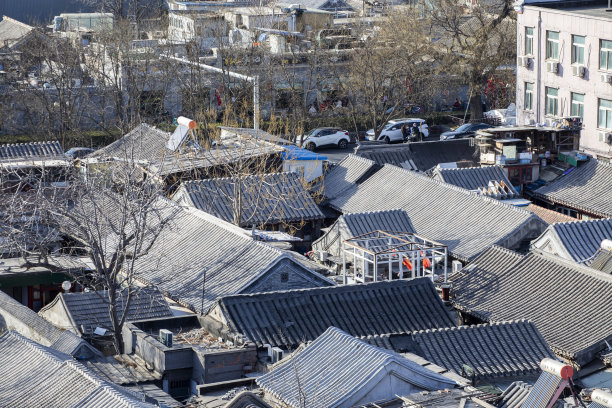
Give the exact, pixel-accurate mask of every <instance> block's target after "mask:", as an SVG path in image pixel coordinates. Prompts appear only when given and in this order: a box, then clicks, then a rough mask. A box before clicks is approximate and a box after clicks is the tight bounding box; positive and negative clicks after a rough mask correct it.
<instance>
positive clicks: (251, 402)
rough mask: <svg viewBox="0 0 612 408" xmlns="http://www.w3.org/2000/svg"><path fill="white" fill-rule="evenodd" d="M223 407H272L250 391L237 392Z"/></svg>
mask: <svg viewBox="0 0 612 408" xmlns="http://www.w3.org/2000/svg"><path fill="white" fill-rule="evenodd" d="M224 408H272V407H271V406H270V405H268V404H267V403H266V402H265V401H264V400H262V399H261V398H259V397H258V396H257V395H255V394H253V393H252V392H250V391H242V392H241V393H239V394H237V395H236V396H235V397H234V398H232V399H231V401H230V402H228V403H227V405H226V406H225V407H224Z"/></svg>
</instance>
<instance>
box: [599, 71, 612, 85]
mask: <svg viewBox="0 0 612 408" xmlns="http://www.w3.org/2000/svg"><path fill="white" fill-rule="evenodd" d="M599 78H600V79H601V82H604V83H606V84H612V74H606V73H602V74H599Z"/></svg>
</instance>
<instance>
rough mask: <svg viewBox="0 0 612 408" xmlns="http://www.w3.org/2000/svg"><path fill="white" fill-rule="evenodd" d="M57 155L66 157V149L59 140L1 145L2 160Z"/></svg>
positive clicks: (0, 154) (0, 156)
mask: <svg viewBox="0 0 612 408" xmlns="http://www.w3.org/2000/svg"><path fill="white" fill-rule="evenodd" d="M57 156H62V158H64V157H63V156H64V149H62V145H61V144H60V142H57V141H55V142H32V143H16V144H5V145H0V160H7V159H9V160H10V159H32V158H53V157H57Z"/></svg>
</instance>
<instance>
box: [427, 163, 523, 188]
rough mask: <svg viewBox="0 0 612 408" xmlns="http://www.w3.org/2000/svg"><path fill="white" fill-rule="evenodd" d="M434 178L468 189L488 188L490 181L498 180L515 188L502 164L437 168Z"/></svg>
mask: <svg viewBox="0 0 612 408" xmlns="http://www.w3.org/2000/svg"><path fill="white" fill-rule="evenodd" d="M433 178H434V179H436V180H440V181H443V182H445V183H449V184H452V185H454V186H457V187H462V188H465V189H466V190H478V189H479V188H487V187H488V186H489V182H490V181H493V182H495V181H497V182H498V183H499V182H501V181H503V182H504V183H505V184H506V185H507V186H509V187H511V188H512V189H514V187H512V184H511V183H510V180H508V177H507V176H506V173H505V172H504V169H503V168H501V167H500V166H485V167H468V168H465V169H444V168H436V169H435V170H434V171H433Z"/></svg>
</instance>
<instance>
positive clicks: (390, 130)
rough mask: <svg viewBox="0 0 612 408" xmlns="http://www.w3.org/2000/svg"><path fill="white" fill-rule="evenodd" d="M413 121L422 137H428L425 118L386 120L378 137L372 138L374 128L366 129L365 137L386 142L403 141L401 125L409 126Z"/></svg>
mask: <svg viewBox="0 0 612 408" xmlns="http://www.w3.org/2000/svg"><path fill="white" fill-rule="evenodd" d="M415 123H416V124H417V127H418V128H419V132H420V133H421V134H422V135H423V137H428V136H429V129H428V128H427V123H425V119H418V118H402V119H393V120H390V121H388V122H387V124H386V125H385V127H383V130H382V131H381V132H380V135H379V136H378V139H374V129H370V130H368V131H367V132H366V139H367V140H379V141H382V142H386V143H392V142H403V141H404V137H403V135H402V126H403V125H404V124H405V125H406V126H408V127H409V128H410V127H412V126H413V125H414V124H415ZM409 130H410V129H409ZM417 139H419V135H417Z"/></svg>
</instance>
